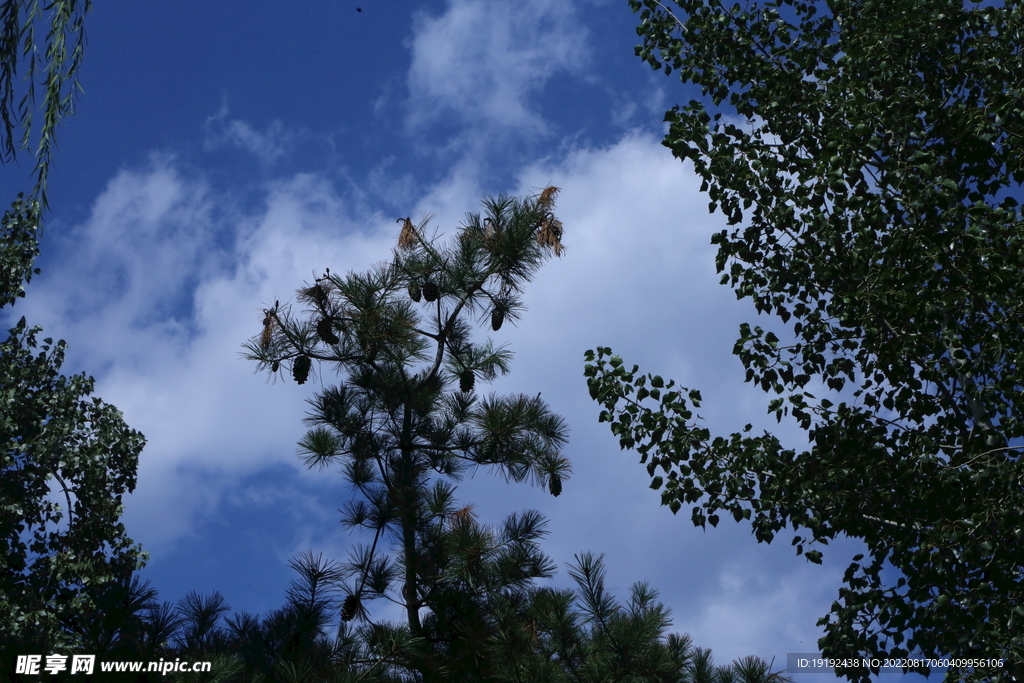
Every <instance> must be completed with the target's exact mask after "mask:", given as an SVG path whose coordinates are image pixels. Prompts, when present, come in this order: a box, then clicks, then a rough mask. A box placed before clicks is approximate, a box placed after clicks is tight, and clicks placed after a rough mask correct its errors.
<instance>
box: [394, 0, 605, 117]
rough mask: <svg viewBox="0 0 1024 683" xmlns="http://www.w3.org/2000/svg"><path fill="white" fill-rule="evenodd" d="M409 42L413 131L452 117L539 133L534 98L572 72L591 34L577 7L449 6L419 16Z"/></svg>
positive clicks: (473, 1) (532, 3)
mask: <svg viewBox="0 0 1024 683" xmlns="http://www.w3.org/2000/svg"><path fill="white" fill-rule="evenodd" d="M414 31H415V36H414V37H413V39H412V41H411V42H412V53H413V63H412V66H411V68H410V71H409V77H408V86H409V101H408V103H407V106H408V108H409V113H408V118H407V121H408V123H409V125H410V126H411V127H412V128H414V129H415V128H417V127H419V126H421V125H423V124H424V123H428V122H432V121H435V120H437V119H438V118H440V117H454V119H455V120H457V121H459V123H461V124H463V125H466V126H468V127H469V128H470V129H471V130H480V129H486V130H489V131H501V132H509V131H512V132H517V133H527V134H532V133H539V132H543V131H544V130H546V125H545V123H544V121H543V119H542V118H541V117H540V116H539V115H538V114H537V112H536V111H534V110H533V109H532V108H531V103H530V99H529V98H530V96H531V95H532V94H534V93H535V92H537V91H538V90H540V89H541V88H542V87H543V86H544V85H545V84H546V83H547V82H548V80H549V79H550V78H551V77H552V76H554V75H555V74H556V73H558V72H560V71H575V70H577V69H579V68H580V66H582V64H583V62H584V60H585V54H586V48H585V46H586V31H585V29H584V28H583V27H582V24H581V23H580V22H579V21H577V20H576V17H575V12H574V8H573V4H572V3H567V2H560V1H556V0H523V1H519V2H512V1H510V0H486V1H484V0H449V2H448V3H447V6H446V8H445V12H444V14H442V15H441V16H438V17H431V16H427V15H426V14H420V15H418V17H417V21H416V24H415V27H414Z"/></svg>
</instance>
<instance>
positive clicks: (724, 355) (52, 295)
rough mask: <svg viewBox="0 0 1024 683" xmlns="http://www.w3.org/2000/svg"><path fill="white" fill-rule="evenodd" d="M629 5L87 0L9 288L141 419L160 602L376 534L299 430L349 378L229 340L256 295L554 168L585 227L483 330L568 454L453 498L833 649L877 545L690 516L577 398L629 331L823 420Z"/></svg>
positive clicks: (141, 499)
mask: <svg viewBox="0 0 1024 683" xmlns="http://www.w3.org/2000/svg"><path fill="white" fill-rule="evenodd" d="M357 7H360V8H361V9H362V11H357ZM635 25H636V21H635V18H634V16H633V15H632V14H631V13H630V11H629V9H628V6H627V3H626V2H625V1H624V0H623V1H622V2H619V1H615V2H611V1H604V0H578V1H576V2H569V1H567V0H562V1H558V0H517V1H516V2H510V1H506V0H449V1H447V2H440V1H434V2H418V3H404V2H386V1H385V0H355V1H350V0H330V1H327V0H309V1H308V2H304V3H299V4H289V3H280V2H264V1H262V0H253V1H250V2H247V3H244V4H242V3H209V2H203V3H200V2H196V1H195V0H174V2H168V1H166V0H151V1H150V2H144V3H138V2H128V1H126V0H112V1H108V2H104V3H97V5H96V7H95V9H94V10H93V12H92V13H91V14H90V15H89V16H88V21H87V31H88V34H89V45H88V49H87V52H86V58H85V65H84V68H83V73H82V78H81V80H82V85H83V87H84V88H85V94H84V95H83V96H82V97H81V98H80V101H79V106H78V112H77V114H76V115H75V116H74V117H73V118H71V119H68V120H67V123H66V124H65V126H64V128H63V130H62V131H61V134H60V149H59V151H58V153H57V156H56V166H55V168H54V170H53V173H52V177H51V188H50V197H51V203H52V213H51V215H50V217H49V219H48V221H47V225H46V232H45V239H44V241H43V245H42V249H43V255H42V257H41V259H40V261H39V264H38V265H39V266H40V267H42V269H43V273H42V275H40V276H39V277H37V278H36V279H35V280H33V282H32V284H31V285H30V287H29V290H28V298H27V299H25V300H24V301H21V302H19V303H18V305H17V306H16V307H15V309H13V310H11V311H7V312H5V315H7V316H8V317H10V316H15V319H16V317H20V316H21V315H27V316H28V318H29V320H30V321H31V322H33V323H39V324H42V325H43V326H44V328H45V330H46V332H47V334H48V335H53V336H55V337H59V338H64V339H66V340H68V342H69V353H68V360H67V363H66V366H65V372H66V373H68V374H70V373H75V372H81V371H85V372H87V373H89V374H92V375H94V376H95V377H96V378H97V394H98V395H99V396H101V397H102V398H103V399H104V400H106V401H108V402H110V403H113V404H114V405H116V406H118V407H119V408H120V409H121V410H122V411H123V412H124V414H125V419H126V421H127V422H128V424H129V425H131V426H132V427H134V428H136V429H138V430H140V431H142V432H143V433H144V434H145V435H146V436H147V438H148V445H147V447H146V450H145V451H144V452H143V454H142V458H141V464H140V468H139V484H138V488H137V489H136V492H135V494H134V495H133V496H132V497H131V498H130V499H129V500H128V502H127V510H126V517H125V519H126V524H127V526H128V530H129V534H130V535H131V536H132V537H133V538H134V539H135V540H137V541H139V542H141V543H142V544H143V545H144V547H145V548H146V550H147V551H148V552H149V553H150V555H151V561H150V564H149V566H148V567H147V568H146V569H145V570H144V572H143V576H144V577H145V578H147V579H149V580H150V581H152V583H153V585H154V586H155V587H156V588H157V589H158V590H159V591H160V595H161V598H162V599H163V600H170V601H174V600H178V599H180V598H181V597H182V596H184V595H185V593H187V592H188V591H190V590H197V591H200V592H210V591H214V590H218V591H220V592H221V593H223V594H224V595H225V597H226V598H227V600H228V602H229V603H230V604H231V606H232V608H233V610H247V611H250V612H266V611H268V610H271V609H274V608H276V607H278V606H280V605H281V604H283V602H284V594H285V589H286V587H287V584H288V582H289V581H290V580H291V578H292V575H291V572H290V570H289V569H288V566H287V563H288V560H289V559H290V558H292V557H293V556H295V555H296V554H297V553H299V552H302V551H305V550H312V551H314V553H320V552H322V553H324V554H325V556H327V557H331V558H336V559H344V557H345V556H346V553H347V551H348V549H349V548H351V547H352V546H353V545H354V544H356V543H360V542H366V541H367V539H365V538H362V537H360V536H358V535H355V536H354V535H350V534H348V533H347V532H344V531H342V530H341V529H340V526H339V524H338V518H339V514H338V512H337V510H338V508H340V507H341V506H342V504H343V502H344V500H345V499H346V496H348V495H349V491H348V490H347V489H346V488H345V486H344V485H343V482H342V480H341V476H340V474H338V473H337V472H332V471H325V472H319V471H316V470H313V471H308V470H306V469H304V467H303V465H302V462H301V460H300V458H299V457H298V456H297V455H296V446H295V444H296V442H297V440H298V439H299V438H300V437H301V436H302V434H303V432H304V427H303V425H302V423H301V419H302V417H303V415H304V412H305V408H306V405H305V403H304V399H306V398H308V397H310V396H312V394H313V393H314V392H315V391H316V389H317V388H318V387H319V386H320V381H321V380H322V381H323V382H325V383H327V382H331V381H334V380H335V379H336V378H335V377H334V376H332V375H331V374H330V372H329V371H325V372H323V373H321V374H320V375H319V376H318V378H317V381H314V382H310V383H307V384H306V385H304V386H297V385H296V384H295V383H294V382H292V381H291V380H290V379H288V380H279V381H276V382H268V378H267V376H265V375H256V374H254V369H255V366H254V365H253V364H251V363H248V362H246V361H244V360H242V359H241V358H240V353H241V351H242V344H243V342H245V340H246V339H247V338H249V337H251V336H253V335H255V334H256V333H258V331H259V329H260V320H261V318H262V313H261V311H262V309H263V308H265V307H267V306H268V305H270V304H272V303H273V301H274V300H275V299H280V300H281V301H282V302H284V301H287V300H291V299H292V298H293V297H294V291H295V290H296V289H297V288H298V287H300V286H301V285H302V284H303V282H308V281H310V280H311V279H312V277H313V274H314V272H316V273H321V272H323V270H324V269H325V268H328V267H329V268H330V269H331V270H332V271H333V272H346V271H349V270H356V271H360V270H364V269H366V268H367V267H368V266H370V265H371V264H373V263H375V262H378V261H382V260H385V259H386V258H387V257H388V255H389V254H390V251H391V249H392V248H393V247H394V245H395V241H396V239H397V234H398V226H397V225H396V223H395V219H396V218H398V217H402V216H412V217H413V218H414V220H416V219H418V218H419V217H421V216H422V215H424V214H426V213H435V214H437V217H436V219H435V220H434V223H433V224H434V225H435V226H436V227H438V228H439V229H440V230H441V231H442V232H451V231H453V230H454V229H455V228H456V227H457V226H458V225H459V223H460V221H461V220H462V218H463V217H464V215H465V213H466V212H467V211H475V210H478V208H479V200H480V198H481V197H483V196H484V195H487V194H498V193H509V194H518V195H523V194H529V193H535V192H537V191H539V190H540V189H541V188H543V187H545V186H548V185H557V186H558V187H561V188H562V193H561V195H560V198H559V203H558V211H557V213H558V215H559V217H560V219H561V220H562V222H563V223H564V226H565V235H564V238H563V242H564V243H565V244H566V246H567V248H568V251H567V253H566V255H565V256H564V257H563V258H561V259H558V260H554V261H551V262H548V263H547V264H546V265H545V266H544V268H543V269H542V270H541V272H540V274H539V276H538V277H537V279H536V280H535V282H534V283H533V284H532V286H531V287H530V288H529V289H528V293H527V297H526V303H527V305H528V306H529V310H528V311H527V312H526V314H525V315H524V316H523V319H522V320H521V321H520V322H519V323H518V325H517V326H515V327H512V326H505V327H503V328H502V330H501V332H500V333H490V332H489V330H488V334H490V336H491V337H492V338H493V339H494V340H495V341H496V342H498V343H508V344H509V345H510V348H511V349H512V350H513V351H514V352H515V354H516V355H515V358H514V361H513V366H512V367H513V370H512V373H511V374H510V375H509V376H508V377H505V378H503V379H501V380H499V381H498V382H496V383H495V384H494V385H493V389H494V390H497V391H502V392H506V391H507V392H523V393H526V394H529V395H533V394H535V393H536V392H538V391H540V392H542V394H543V396H544V398H545V399H546V400H547V401H548V403H549V404H550V406H551V407H552V409H553V410H555V411H556V412H558V413H560V414H561V415H563V416H564V417H565V418H566V420H567V421H568V424H569V426H570V429H571V434H570V444H569V446H568V447H567V450H566V454H567V455H568V456H569V457H570V458H571V460H572V463H573V468H574V474H573V477H572V478H571V479H570V480H569V481H568V482H567V483H566V485H565V487H564V493H563V495H562V496H561V497H559V498H557V499H555V498H552V497H550V496H549V495H548V494H547V492H546V490H543V489H539V488H531V487H529V486H528V485H525V484H506V483H505V482H504V481H502V480H501V479H500V478H497V477H494V476H491V475H490V474H489V473H487V472H484V471H481V472H480V473H478V474H477V476H476V477H474V478H472V479H469V480H467V481H465V482H464V483H463V484H462V485H461V486H460V487H459V498H460V500H462V501H464V502H466V503H474V504H476V505H477V511H478V512H479V513H480V515H481V519H482V520H484V521H489V522H496V521H499V520H500V519H502V518H503V517H504V516H505V515H507V514H508V513H510V512H513V511H517V510H522V509H525V508H534V509H537V510H540V511H541V512H542V513H544V514H545V515H547V516H548V518H549V520H550V522H549V529H550V532H551V533H550V535H549V537H548V538H547V540H546V542H545V543H544V545H543V548H544V549H545V551H546V552H547V553H548V554H550V555H551V556H552V557H553V558H554V560H555V561H556V562H557V563H558V564H559V566H560V567H561V568H562V569H561V570H560V571H559V573H558V575H557V576H556V577H555V580H554V584H555V585H558V586H568V585H570V579H569V577H568V573H567V571H566V570H565V569H564V566H565V564H566V563H567V562H570V561H572V559H573V555H574V554H575V553H581V552H584V551H588V550H589V551H593V552H594V553H604V554H605V561H606V565H607V568H608V585H609V587H611V588H612V589H613V590H614V591H615V592H616V593H617V594H618V595H619V596H623V597H624V596H625V595H626V594H627V590H628V588H629V586H630V585H631V584H632V583H634V582H636V581H642V580H646V581H649V582H650V583H651V585H652V586H653V587H654V588H656V589H658V590H659V591H660V593H661V597H662V599H663V600H664V602H665V603H666V605H667V606H669V607H670V608H671V610H672V613H673V618H674V629H675V630H676V631H680V632H687V633H689V634H690V635H691V636H692V637H693V638H694V641H695V644H697V645H699V646H701V647H711V648H713V650H714V652H715V655H716V660H717V661H718V662H720V663H727V662H728V661H730V660H732V659H733V658H736V657H741V656H744V655H748V654H755V655H758V656H760V657H763V658H765V659H768V660H771V659H773V658H774V659H775V661H776V663H777V665H779V663H782V664H781V666H784V662H785V659H786V654H787V653H789V652H813V651H815V650H816V649H817V647H816V640H817V638H818V637H819V636H820V635H821V632H820V629H818V628H817V627H816V626H815V622H816V621H817V619H818V618H819V617H821V616H823V615H824V614H826V613H827V611H828V609H829V605H830V604H831V603H832V601H833V600H835V599H836V597H837V590H838V587H839V585H840V583H841V577H842V572H843V570H844V569H845V567H846V566H847V564H848V563H849V561H850V558H851V557H852V556H853V555H854V554H855V553H856V552H858V550H859V546H858V545H857V544H855V543H852V542H843V543H838V544H835V545H833V546H830V547H829V548H824V550H825V562H824V565H823V566H816V565H812V564H810V563H808V562H807V561H806V560H805V559H803V558H802V557H797V556H796V555H795V553H794V551H793V549H792V547H791V546H790V545H789V543H788V538H787V537H786V536H785V535H783V536H781V537H780V538H779V540H778V541H777V542H776V543H775V544H773V545H771V546H766V545H758V544H757V543H756V542H755V541H754V538H753V536H752V534H751V533H750V527H749V525H748V524H746V523H744V524H734V523H732V522H726V523H723V524H721V525H720V526H719V528H717V529H709V530H708V531H707V532H704V531H703V530H701V529H696V528H694V527H693V526H692V525H691V523H690V522H689V515H688V514H680V515H679V516H677V517H673V516H672V515H671V514H670V513H669V511H668V509H667V508H662V507H660V505H659V494H658V493H657V492H654V491H651V490H650V489H649V488H648V484H649V479H648V477H647V475H646V471H645V468H644V467H643V466H641V465H639V464H638V462H637V456H636V455H635V454H634V453H632V452H620V450H619V448H618V445H617V441H616V440H615V439H614V438H613V436H612V435H611V434H610V432H609V431H608V429H607V425H603V424H599V423H598V422H597V415H598V412H599V409H598V406H597V404H595V403H594V402H593V401H591V399H590V398H589V396H588V394H587V387H586V383H585V380H584V378H583V353H584V351H586V350H587V349H590V348H594V347H595V346H598V345H604V346H611V347H612V348H613V349H615V351H616V352H617V353H620V354H621V355H622V356H623V357H624V358H625V359H626V361H627V362H628V363H638V364H640V365H641V367H642V369H643V370H644V371H650V372H656V373H658V374H661V375H663V376H665V377H671V378H674V379H675V380H676V381H678V382H680V383H682V384H684V385H686V386H688V387H692V388H698V389H700V390H701V392H702V393H703V395H704V399H705V401H704V409H703V412H702V413H701V414H702V415H703V417H705V418H706V419H707V421H708V423H709V425H710V426H711V428H712V429H713V430H715V431H718V432H731V431H733V430H736V429H738V428H739V427H741V426H742V425H743V424H745V423H748V422H751V423H753V424H754V425H755V426H756V427H763V428H768V429H773V430H777V431H779V433H780V434H781V435H782V436H783V438H785V439H788V440H789V441H791V442H792V443H793V444H794V446H799V445H800V444H801V443H802V437H801V434H800V433H799V432H798V431H797V430H796V429H794V428H792V427H791V426H787V425H786V424H783V425H782V426H781V427H779V426H778V425H776V424H775V421H774V419H772V418H770V417H768V416H767V415H766V400H765V397H764V395H763V394H762V393H761V392H759V391H757V390H755V389H753V388H752V387H750V386H748V385H745V384H743V383H742V379H743V373H742V369H741V366H740V365H739V361H738V360H737V359H735V358H734V357H733V356H732V355H731V353H730V350H731V348H732V345H733V341H734V340H735V338H736V334H737V328H738V326H739V324H740V323H741V322H743V321H747V320H749V321H753V320H754V319H755V318H756V314H755V312H754V310H753V308H752V306H750V305H749V303H748V302H746V301H744V302H738V301H736V298H735V296H734V294H733V293H732V291H731V290H729V289H728V288H725V287H721V286H719V285H718V277H717V276H716V274H715V271H714V258H713V257H714V251H713V249H712V248H711V246H710V245H709V239H710V236H711V234H712V233H713V232H716V231H718V230H721V229H722V227H723V226H724V225H725V222H724V219H723V218H722V217H721V216H717V215H709V214H708V213H707V198H706V197H705V196H703V195H701V194H700V193H699V192H698V186H699V181H697V180H696V177H695V175H694V174H693V172H692V168H691V167H689V166H684V165H683V164H681V163H680V162H678V161H677V160H675V159H674V158H673V157H672V156H671V154H670V153H669V151H668V150H667V149H665V148H664V147H662V146H661V145H660V144H659V143H660V139H661V136H662V134H663V125H662V123H661V121H662V116H663V114H664V111H665V109H666V108H668V107H669V106H671V105H672V104H673V103H676V102H683V101H686V100H688V99H690V96H691V93H688V92H686V91H685V90H684V88H683V87H682V86H681V85H680V84H679V83H678V81H675V80H673V79H669V78H666V77H665V76H664V75H662V74H660V73H655V72H652V71H651V70H650V69H649V68H648V67H647V66H645V65H643V64H642V63H641V62H640V60H639V59H637V58H636V57H635V56H634V55H633V45H634V44H635V43H636V42H637V40H638V39H637V37H636V35H635V32H634V27H635ZM23 163H25V162H23ZM760 322H762V324H763V323H764V322H769V321H760ZM684 512H685V511H684ZM376 615H377V616H378V617H382V618H389V617H397V616H398V615H397V613H396V614H389V613H388V612H387V610H382V611H379V612H377V613H376ZM828 678H830V677H828V676H819V675H810V674H805V675H801V676H798V678H797V680H798V681H807V682H808V683H810V682H811V681H814V680H827V679H828ZM886 678H889V677H888V676H887V677H886Z"/></svg>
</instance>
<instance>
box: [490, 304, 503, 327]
mask: <svg viewBox="0 0 1024 683" xmlns="http://www.w3.org/2000/svg"><path fill="white" fill-rule="evenodd" d="M503 322H505V311H503V310H501V309H500V308H495V309H494V310H493V311H491V329H492V330H494V331H495V332H497V331H498V330H500V329H501V324H502V323H503Z"/></svg>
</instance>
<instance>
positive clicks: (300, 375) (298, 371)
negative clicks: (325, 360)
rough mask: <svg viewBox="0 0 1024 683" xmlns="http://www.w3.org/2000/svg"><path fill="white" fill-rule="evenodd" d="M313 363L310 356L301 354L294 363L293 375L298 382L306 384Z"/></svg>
mask: <svg viewBox="0 0 1024 683" xmlns="http://www.w3.org/2000/svg"><path fill="white" fill-rule="evenodd" d="M312 364H313V361H312V360H310V358H309V356H299V357H298V358H296V359H295V361H294V362H293V363H292V377H294V378H295V381H296V382H297V383H298V384H305V383H306V378H307V377H309V368H310V366H311V365H312Z"/></svg>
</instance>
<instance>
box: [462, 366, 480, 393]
mask: <svg viewBox="0 0 1024 683" xmlns="http://www.w3.org/2000/svg"><path fill="white" fill-rule="evenodd" d="M475 384H476V375H475V374H474V373H473V371H472V370H463V371H462V372H461V373H460V374H459V389H461V390H462V393H464V394H468V393H469V392H471V391H473V386H474V385H475Z"/></svg>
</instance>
